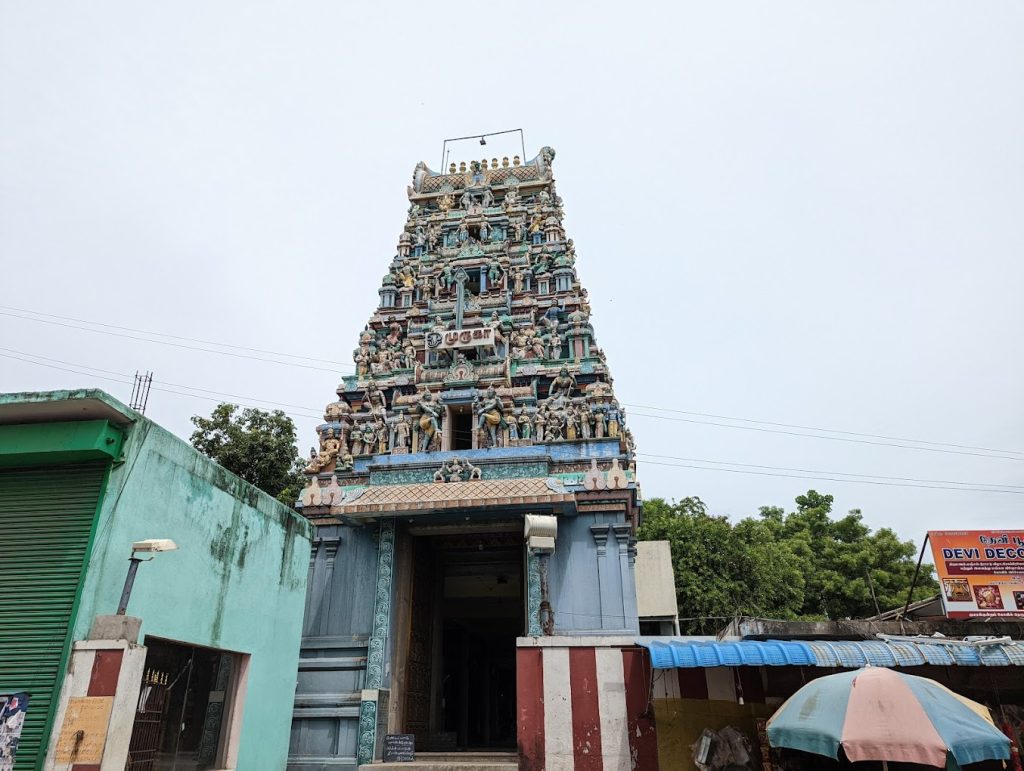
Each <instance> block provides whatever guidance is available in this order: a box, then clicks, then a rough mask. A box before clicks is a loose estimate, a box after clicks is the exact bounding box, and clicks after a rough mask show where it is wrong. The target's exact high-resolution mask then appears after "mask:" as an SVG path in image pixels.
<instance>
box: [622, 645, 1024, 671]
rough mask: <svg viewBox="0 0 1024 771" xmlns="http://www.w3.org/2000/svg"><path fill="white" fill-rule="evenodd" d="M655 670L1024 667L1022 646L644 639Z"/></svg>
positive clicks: (1023, 647)
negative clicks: (934, 666)
mask: <svg viewBox="0 0 1024 771" xmlns="http://www.w3.org/2000/svg"><path fill="white" fill-rule="evenodd" d="M638 643H639V644H640V645H642V646H644V647H645V648H647V650H648V651H650V654H651V664H652V665H653V666H654V668H655V669H676V668H693V667H738V666H751V667H762V666H769V667H781V666H810V667H841V668H850V669H857V668H860V667H863V666H866V665H869V664H870V665H872V666H877V667H918V666H922V665H925V664H935V665H939V666H966V667H979V666H986V667H1012V666H1024V645H1017V644H1009V645H982V646H967V645H954V644H943V643H942V641H941V640H935V641H932V640H920V641H918V640H889V641H882V640H843V641H829V640H808V641H806V642H803V641H795V640H793V641H791V640H767V641H759V640H736V641H724V640H688V639H686V638H675V639H671V638H669V639H666V638H659V639H645V640H638Z"/></svg>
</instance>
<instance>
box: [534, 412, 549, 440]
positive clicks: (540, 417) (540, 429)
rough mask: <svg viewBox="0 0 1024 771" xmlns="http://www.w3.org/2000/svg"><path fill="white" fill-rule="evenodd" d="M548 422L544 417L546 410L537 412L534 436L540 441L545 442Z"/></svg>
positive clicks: (535, 414)
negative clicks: (545, 429)
mask: <svg viewBox="0 0 1024 771" xmlns="http://www.w3.org/2000/svg"><path fill="white" fill-rule="evenodd" d="M547 423H548V420H547V418H546V417H545V416H544V410H542V409H541V410H537V412H535V413H534V415H533V435H534V436H535V437H537V440H538V441H541V442H543V441H544V436H545V432H544V428H545V426H547Z"/></svg>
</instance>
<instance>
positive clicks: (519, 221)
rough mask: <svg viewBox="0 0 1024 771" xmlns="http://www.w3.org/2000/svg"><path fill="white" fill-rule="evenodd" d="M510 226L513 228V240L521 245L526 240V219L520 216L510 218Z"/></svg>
mask: <svg viewBox="0 0 1024 771" xmlns="http://www.w3.org/2000/svg"><path fill="white" fill-rule="evenodd" d="M508 224H509V225H511V226H512V238H513V240H514V241H515V242H516V243H517V244H520V243H522V242H523V240H524V239H525V238H526V218H525V217H523V215H521V214H519V215H516V216H515V217H510V218H509V221H508Z"/></svg>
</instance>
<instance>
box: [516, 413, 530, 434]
mask: <svg viewBox="0 0 1024 771" xmlns="http://www.w3.org/2000/svg"><path fill="white" fill-rule="evenodd" d="M519 436H521V437H522V438H523V439H531V438H532V437H533V423H531V422H530V416H529V415H527V414H526V413H525V412H524V413H523V414H522V415H520V416H519Z"/></svg>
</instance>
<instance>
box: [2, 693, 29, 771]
mask: <svg viewBox="0 0 1024 771" xmlns="http://www.w3.org/2000/svg"><path fill="white" fill-rule="evenodd" d="M27 711H28V694H27V693H11V694H0V771H12V769H13V768H14V755H15V753H16V752H17V751H18V741H19V740H20V739H21V728H22V726H23V725H25V713H26V712H27Z"/></svg>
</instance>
